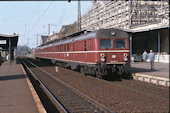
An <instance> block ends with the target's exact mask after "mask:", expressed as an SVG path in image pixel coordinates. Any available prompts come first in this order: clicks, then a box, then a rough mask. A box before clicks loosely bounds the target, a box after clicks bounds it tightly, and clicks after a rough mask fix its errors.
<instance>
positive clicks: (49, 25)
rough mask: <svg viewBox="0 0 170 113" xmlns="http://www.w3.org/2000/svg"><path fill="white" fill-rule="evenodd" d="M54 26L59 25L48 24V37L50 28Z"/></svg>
mask: <svg viewBox="0 0 170 113" xmlns="http://www.w3.org/2000/svg"><path fill="white" fill-rule="evenodd" d="M52 25H53V26H57V25H55V24H48V36H50V27H51V26H52Z"/></svg>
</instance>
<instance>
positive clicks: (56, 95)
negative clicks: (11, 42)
mask: <svg viewBox="0 0 170 113" xmlns="http://www.w3.org/2000/svg"><path fill="white" fill-rule="evenodd" d="M20 60H21V62H22V64H23V65H24V66H25V67H26V69H27V70H28V71H29V72H30V73H31V74H32V75H33V76H34V78H35V79H36V80H37V81H38V82H39V83H40V85H41V86H42V87H43V89H44V90H45V91H46V93H47V94H48V95H49V96H50V99H51V100H52V101H53V103H54V104H55V105H56V107H57V108H58V110H59V111H60V112H64V113H67V112H71V113H73V112H74V113H78V112H86V113H92V112H93V113H95V112H96V113H103V112H107V113H109V112H113V111H112V110H110V109H108V108H107V107H105V106H103V105H102V104H100V103H98V102H97V101H95V100H93V99H92V98H90V97H88V96H87V95H85V94H83V93H82V92H80V91H78V90H77V89H75V88H73V87H71V86H70V85H68V84H67V83H65V82H63V81H61V80H60V79H58V78H56V77H54V76H53V75H51V74H50V73H48V72H47V71H45V70H43V69H41V68H40V67H38V66H37V65H35V64H33V63H32V62H30V61H28V60H26V59H20Z"/></svg>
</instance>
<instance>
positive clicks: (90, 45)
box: [89, 40, 91, 51]
mask: <svg viewBox="0 0 170 113" xmlns="http://www.w3.org/2000/svg"><path fill="white" fill-rule="evenodd" d="M89 51H91V40H89Z"/></svg>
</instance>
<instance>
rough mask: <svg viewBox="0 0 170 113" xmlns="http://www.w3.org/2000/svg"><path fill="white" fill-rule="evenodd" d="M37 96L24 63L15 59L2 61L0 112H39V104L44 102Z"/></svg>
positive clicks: (0, 70)
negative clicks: (19, 62) (17, 62)
mask: <svg viewBox="0 0 170 113" xmlns="http://www.w3.org/2000/svg"><path fill="white" fill-rule="evenodd" d="M36 98H38V97H37V94H36V93H35V90H34V89H33V87H32V84H31V83H30V81H29V79H28V77H27V75H26V73H25V71H24V69H23V67H22V65H21V64H16V61H15V60H14V61H13V62H12V63H10V62H8V61H5V62H1V65H0V113H39V112H40V109H41V108H39V107H38V105H40V106H41V105H42V103H40V102H39V101H40V100H39V98H38V99H36ZM37 102H38V103H37ZM41 107H42V106H41ZM42 109H43V108H42Z"/></svg>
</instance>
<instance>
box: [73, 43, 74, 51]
mask: <svg viewBox="0 0 170 113" xmlns="http://www.w3.org/2000/svg"><path fill="white" fill-rule="evenodd" d="M73 51H74V43H73Z"/></svg>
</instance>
